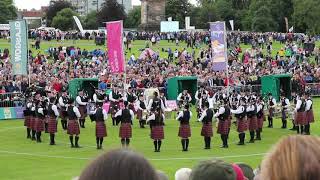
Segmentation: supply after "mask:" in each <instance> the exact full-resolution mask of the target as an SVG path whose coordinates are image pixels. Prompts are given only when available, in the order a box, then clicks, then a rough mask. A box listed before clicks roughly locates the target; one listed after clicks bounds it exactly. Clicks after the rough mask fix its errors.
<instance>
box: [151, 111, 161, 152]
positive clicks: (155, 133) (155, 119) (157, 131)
mask: <svg viewBox="0 0 320 180" xmlns="http://www.w3.org/2000/svg"><path fill="white" fill-rule="evenodd" d="M164 119H165V117H164V114H163V113H162V112H161V109H159V108H158V109H157V110H156V111H155V112H154V113H153V114H152V115H151V116H149V117H148V119H147V122H149V123H150V126H151V139H153V145H154V152H160V148H161V144H162V140H163V139H164V128H163V125H164Z"/></svg>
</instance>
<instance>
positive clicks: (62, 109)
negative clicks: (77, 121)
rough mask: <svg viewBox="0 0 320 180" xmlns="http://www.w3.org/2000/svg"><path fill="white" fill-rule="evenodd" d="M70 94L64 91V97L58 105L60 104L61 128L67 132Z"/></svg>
mask: <svg viewBox="0 0 320 180" xmlns="http://www.w3.org/2000/svg"><path fill="white" fill-rule="evenodd" d="M68 99H69V97H68V94H67V92H66V91H65V90H62V95H61V96H60V97H59V99H58V104H59V110H60V112H59V114H60V118H61V126H62V129H63V130H67V117H68V113H67V104H68Z"/></svg>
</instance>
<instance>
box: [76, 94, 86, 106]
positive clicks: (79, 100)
mask: <svg viewBox="0 0 320 180" xmlns="http://www.w3.org/2000/svg"><path fill="white" fill-rule="evenodd" d="M76 102H77V104H78V105H81V106H85V105H87V103H86V102H82V101H81V97H80V96H77V98H76Z"/></svg>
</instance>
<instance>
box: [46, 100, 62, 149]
mask: <svg viewBox="0 0 320 180" xmlns="http://www.w3.org/2000/svg"><path fill="white" fill-rule="evenodd" d="M49 101H50V104H49V106H48V133H49V134H50V145H55V144H56V143H55V140H54V138H55V133H56V132H57V124H58V118H59V111H58V107H57V106H56V105H55V101H56V99H55V98H54V97H51V98H50V100H49Z"/></svg>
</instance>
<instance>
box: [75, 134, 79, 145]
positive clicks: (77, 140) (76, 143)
mask: <svg viewBox="0 0 320 180" xmlns="http://www.w3.org/2000/svg"><path fill="white" fill-rule="evenodd" d="M78 142H79V136H76V137H75V145H76V147H79V144H78Z"/></svg>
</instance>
